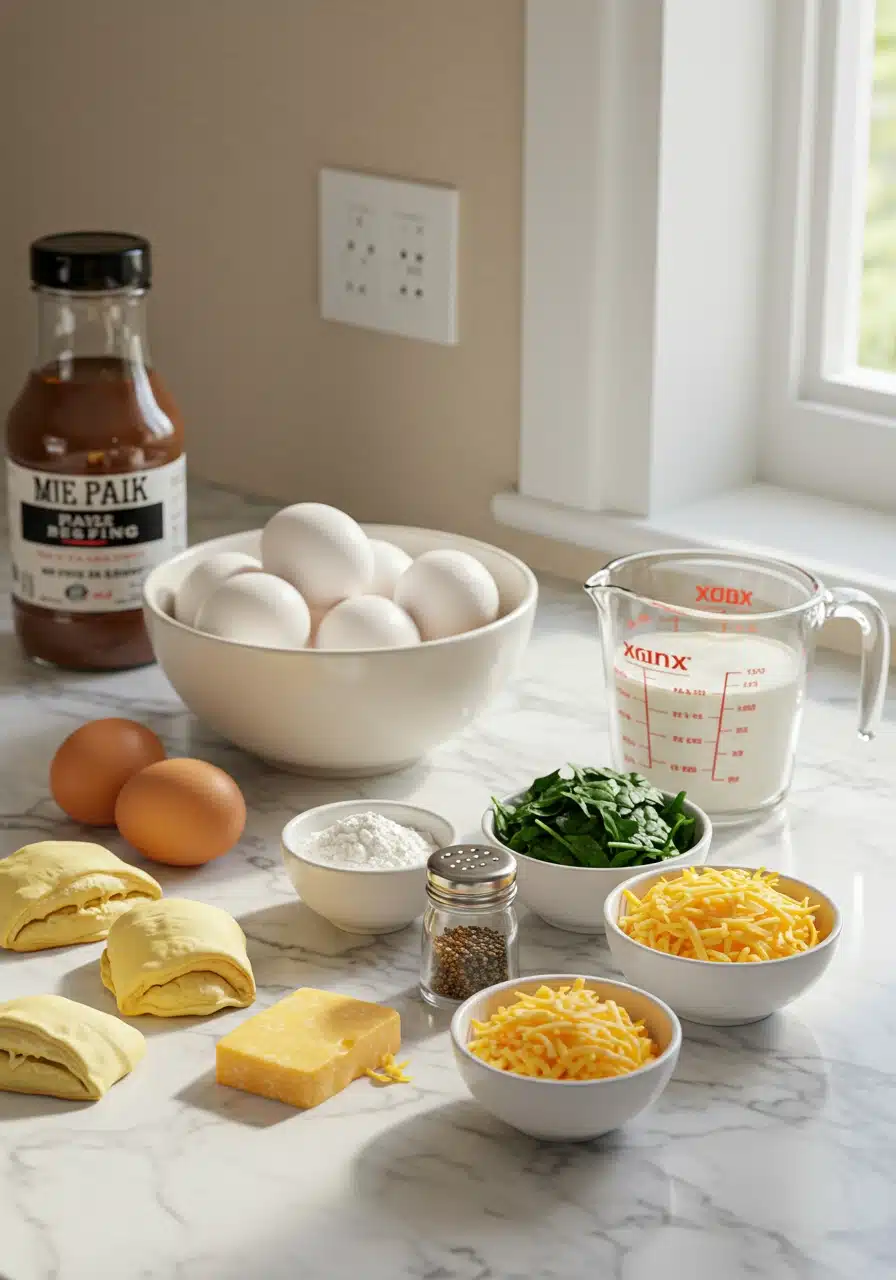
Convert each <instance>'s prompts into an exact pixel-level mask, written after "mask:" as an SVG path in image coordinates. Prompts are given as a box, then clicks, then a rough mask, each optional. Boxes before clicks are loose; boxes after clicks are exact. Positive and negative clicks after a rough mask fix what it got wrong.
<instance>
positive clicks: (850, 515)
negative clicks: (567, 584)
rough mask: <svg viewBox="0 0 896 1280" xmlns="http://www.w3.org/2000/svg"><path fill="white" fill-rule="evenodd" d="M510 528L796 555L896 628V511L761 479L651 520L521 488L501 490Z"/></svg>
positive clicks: (613, 549)
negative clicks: (854, 591)
mask: <svg viewBox="0 0 896 1280" xmlns="http://www.w3.org/2000/svg"><path fill="white" fill-rule="evenodd" d="M492 514H493V515H494V517H495V519H496V520H497V521H498V522H499V523H500V524H503V525H507V526H508V527H510V528H513V529H518V530H520V531H521V532H524V533H533V534H537V535H539V536H541V537H546V538H552V539H554V540H556V541H559V542H564V543H570V544H572V545H573V546H577V547H582V548H584V549H588V550H592V551H594V552H595V553H598V554H597V559H596V561H595V565H594V568H595V569H597V568H599V567H600V565H601V564H603V563H605V562H606V560H607V559H608V558H610V557H613V556H617V555H629V554H631V553H632V552H636V551H661V550H666V549H668V548H670V547H716V548H719V549H721V550H729V551H741V552H744V553H749V554H753V555H767V556H773V557H775V558H777V559H783V560H790V561H793V562H794V563H796V564H799V565H800V566H801V567H802V568H804V569H807V570H808V571H809V572H810V573H815V574H817V575H818V577H820V578H821V579H822V580H823V581H824V582H825V583H826V585H828V586H852V587H861V588H862V589H863V590H865V591H870V592H871V594H872V595H874V596H875V597H876V599H878V600H879V601H880V602H881V604H882V605H883V607H884V609H885V610H886V612H887V616H888V618H889V620H890V623H891V625H896V574H894V570H893V566H894V565H896V515H887V514H884V513H882V512H877V511H863V510H860V509H858V508H855V507H850V506H848V505H847V504H845V503H840V502H832V501H830V500H829V499H826V498H816V497H813V496H811V495H809V494H803V493H794V492H790V491H788V490H786V489H781V488H779V487H777V486H775V485H767V484H753V485H746V486H744V487H743V488H741V489H735V490H730V491H728V492H726V493H723V494H719V495H717V496H716V497H713V498H707V499H704V500H702V501H700V502H694V503H690V504H687V505H685V506H682V507H679V508H678V509H677V510H675V511H669V512H665V513H663V514H662V515H658V516H654V517H651V518H643V517H640V516H625V515H618V514H614V513H612V512H602V511H582V510H575V509H574V508H571V507H563V506H559V505H557V504H555V503H550V502H544V501H542V500H540V499H537V498H529V497H526V496H525V495H523V494H520V493H516V492H506V493H499V494H497V495H496V496H495V497H494V498H493V500H492Z"/></svg>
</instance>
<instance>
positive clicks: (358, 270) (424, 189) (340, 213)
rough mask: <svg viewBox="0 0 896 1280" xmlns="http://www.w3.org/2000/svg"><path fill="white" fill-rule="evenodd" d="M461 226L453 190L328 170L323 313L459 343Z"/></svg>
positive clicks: (323, 192)
mask: <svg viewBox="0 0 896 1280" xmlns="http://www.w3.org/2000/svg"><path fill="white" fill-rule="evenodd" d="M457 224H458V193H457V191H456V190H455V189H454V188H452V187H436V186H427V185H424V184H422V183H417V182H397V181H395V180H393V179H391V178H372V177H369V176H368V175H367V174H362V173H349V172H347V171H345V170H342V169H322V170H321V174H320V310H321V315H322V316H323V318H324V319H325V320H340V321H342V322H343V323H344V324H356V325H361V326H363V327H364V328H366V329H379V330H381V331H382V332H383V333H396V334H401V335H402V336H403V337H405V338H421V339H423V341H424V342H440V343H446V344H453V343H456V342H457Z"/></svg>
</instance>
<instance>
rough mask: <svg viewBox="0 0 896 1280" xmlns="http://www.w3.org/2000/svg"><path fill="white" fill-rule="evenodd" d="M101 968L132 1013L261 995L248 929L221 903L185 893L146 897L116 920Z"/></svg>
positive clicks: (203, 1008)
mask: <svg viewBox="0 0 896 1280" xmlns="http://www.w3.org/2000/svg"><path fill="white" fill-rule="evenodd" d="M100 974H101V977H102V979H103V984H104V985H105V986H107V987H108V988H109V990H110V991H111V992H112V994H113V995H114V996H115V999H116V1000H117V1001H118V1009H119V1012H121V1013H123V1014H125V1015H126V1016H128V1017H136V1016H137V1015H138V1014H141V1013H153V1014H155V1015H156V1017H159V1018H179V1017H185V1016H186V1015H188V1014H194V1015H196V1014H198V1015H200V1016H202V1015H204V1014H208V1013H215V1012H216V1011H217V1010H218V1009H225V1008H227V1007H228V1006H235V1007H236V1008H238V1009H244V1008H246V1006H247V1005H250V1004H251V1003H252V1001H253V1000H254V999H255V978H254V977H253V975H252V966H251V965H250V964H249V957H248V955H247V954H246V939H245V936H244V934H243V931H242V929H241V928H240V927H239V925H238V924H237V922H236V921H235V920H234V918H233V916H231V915H228V914H227V912H226V911H222V910H221V909H220V907H210V906H209V905H208V903H206V902H193V901H191V900H188V899H186V898H163V899H161V900H160V901H159V902H141V903H138V904H137V905H136V906H135V907H133V908H132V909H131V910H130V911H129V912H128V913H127V915H123V916H122V917H121V919H120V920H116V922H115V924H114V925H113V926H112V928H111V929H110V930H109V937H108V940H107V942H106V950H105V951H104V952H103V955H102V958H101V961H100Z"/></svg>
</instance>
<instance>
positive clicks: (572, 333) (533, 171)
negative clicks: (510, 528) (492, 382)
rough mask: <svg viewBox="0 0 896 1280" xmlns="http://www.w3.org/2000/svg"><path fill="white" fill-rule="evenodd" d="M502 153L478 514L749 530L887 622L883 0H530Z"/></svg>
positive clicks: (894, 228)
mask: <svg viewBox="0 0 896 1280" xmlns="http://www.w3.org/2000/svg"><path fill="white" fill-rule="evenodd" d="M524 142H525V160H526V163H525V191H524V213H525V216H524V334H523V413H522V427H521V463H520V479H519V489H518V491H516V492H514V493H506V494H501V495H497V496H496V499H495V502H494V511H495V514H496V516H497V518H498V519H499V520H503V521H505V522H506V523H508V524H511V525H514V526H516V527H520V528H524V529H526V530H528V531H531V532H535V533H541V534H545V535H547V536H555V537H561V538H563V539H564V540H567V541H574V542H578V543H581V544H583V545H588V546H593V547H597V548H599V549H601V550H602V551H607V552H617V551H625V550H628V549H631V548H633V547H641V548H644V547H649V546H651V545H656V544H657V543H659V544H660V545H669V544H670V542H678V543H683V542H692V543H693V542H707V541H711V542H715V543H717V544H718V543H724V542H726V541H727V542H728V543H732V542H736V543H737V544H738V545H740V546H744V545H745V544H749V543H753V544H760V545H762V546H763V547H764V549H777V550H779V551H781V552H782V553H786V554H788V555H790V556H791V557H796V558H799V559H800V560H801V561H802V562H803V563H804V564H807V565H808V566H809V567H816V568H819V569H821V568H823V567H824V568H827V570H828V576H829V577H831V576H832V575H831V573H830V568H831V564H832V562H833V563H834V564H835V565H836V566H838V567H839V566H844V569H845V571H848V576H856V577H857V578H858V580H859V581H861V580H862V578H863V575H864V580H865V582H866V584H867V582H868V581H870V579H871V578H872V577H874V578H875V585H877V586H878V589H879V581H878V580H879V579H881V578H883V577H886V579H887V580H888V581H891V582H892V583H893V601H894V610H896V0H878V2H877V4H875V3H874V0H725V3H724V4H722V3H719V0H527V63H526V119H525V140H524ZM842 504H848V507H847V506H844V505H842ZM863 512H864V513H865V514H864V516H863V514H862V513H863ZM863 520H864V523H863ZM844 529H848V536H846V535H845V534H844V535H843V536H841V533H842V531H843V530H844ZM804 541H805V542H806V545H805V546H804V545H803V542H804ZM810 543H811V544H812V545H809V544H810ZM860 570H861V572H859V571H860ZM836 576H837V575H836V573H835V574H834V575H833V577H834V578H836ZM847 580H848V579H847ZM894 616H896V614H894Z"/></svg>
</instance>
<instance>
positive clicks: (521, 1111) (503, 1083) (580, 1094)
mask: <svg viewBox="0 0 896 1280" xmlns="http://www.w3.org/2000/svg"><path fill="white" fill-rule="evenodd" d="M577 976H578V975H577V974H568V973H567V974H563V973H547V974H540V975H537V976H535V977H532V978H516V979H513V980H512V981H510V982H501V983H499V984H498V985H497V986H495V987H488V988H487V989H486V990H485V991H480V992H478V993H477V994H476V995H475V996H471V997H470V999H469V1000H467V1001H465V1003H464V1004H462V1005H461V1006H460V1008H459V1009H458V1010H457V1012H456V1013H455V1015H454V1017H453V1018H452V1020H451V1040H452V1043H453V1046H454V1058H455V1061H456V1062H457V1069H458V1071H460V1074H461V1076H462V1077H463V1081H464V1084H465V1085H466V1086H467V1088H468V1089H469V1090H470V1093H472V1095H473V1097H474V1098H475V1099H476V1101H477V1102H478V1103H479V1104H480V1105H481V1106H483V1107H485V1109H486V1110H487V1111H490V1112H491V1113H492V1115H495V1116H497V1117H498V1119H499V1120H503V1121H504V1122H505V1124H509V1125H512V1126H513V1127H514V1129H520V1130H521V1131H522V1132H523V1133H528V1134H530V1135H531V1137H533V1138H544V1139H548V1140H550V1141H555V1142H584V1141H586V1140H587V1139H589V1138H598V1137H600V1135H601V1134H602V1133H608V1132H609V1131H610V1130H611V1129H618V1128H619V1127H620V1125H623V1124H625V1123H626V1122H627V1121H629V1120H631V1119H632V1118H633V1117H634V1116H636V1115H637V1114H638V1112H639V1111H643V1110H644V1108H645V1107H649V1106H650V1104H651V1103H652V1102H655V1101H656V1099H657V1098H658V1097H659V1095H660V1094H661V1093H662V1091H663V1090H664V1089H665V1087H666V1085H667V1084H668V1083H669V1078H670V1077H671V1075H672V1072H673V1071H674V1070H675V1064H676V1062H677V1061H678V1051H679V1049H680V1048H681V1025H680V1024H679V1021H678V1019H677V1018H676V1016H675V1014H674V1013H673V1012H672V1010H671V1009H669V1008H668V1007H667V1006H666V1005H665V1004H663V1002H662V1001H661V1000H657V999H656V997H655V996H652V995H649V994H648V993H647V992H646V991H639V990H638V988H637V987H630V986H629V985H628V984H627V983H625V982H614V981H611V980H609V979H604V978H595V977H588V976H585V975H583V976H584V977H585V985H586V986H587V987H589V988H591V989H593V990H596V991H599V992H600V994H601V996H602V997H603V998H604V999H609V1000H615V1001H616V1003H617V1004H619V1005H621V1006H622V1007H623V1008H624V1009H627V1010H628V1012H629V1014H630V1015H631V1017H632V1018H633V1019H635V1020H639V1019H641V1018H643V1019H644V1022H645V1024H646V1026H647V1030H648V1031H649V1032H650V1035H651V1037H652V1039H653V1041H654V1043H655V1044H656V1046H657V1048H658V1049H659V1050H660V1054H659V1057H657V1058H656V1059H654V1061H653V1062H651V1063H649V1064H648V1065H647V1066H646V1067H641V1068H640V1069H639V1070H638V1071H632V1072H631V1073H630V1074H629V1075H625V1076H614V1077H612V1078H611V1079H609V1080H581V1081H580V1080H529V1079H528V1078H527V1077H525V1076H516V1075H513V1074H511V1073H510V1072H509V1071H501V1070H499V1068H497V1067H490V1066H488V1065H487V1064H486V1063H484V1062H482V1061H480V1059H479V1058H475V1057H474V1056H473V1054H472V1053H470V1051H469V1049H468V1048H467V1043H468V1041H469V1040H470V1024H471V1023H472V1021H473V1019H474V1018H476V1019H478V1020H480V1021H482V1020H484V1019H486V1018H489V1017H491V1015H492V1014H493V1013H494V1012H495V1010H496V1009H498V1008H499V1006H500V1005H502V1004H510V1003H512V1001H513V993H514V992H515V991H536V990H537V989H538V988H539V987H541V986H549V987H559V986H570V985H571V984H572V983H573V982H575V980H576V977H577Z"/></svg>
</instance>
